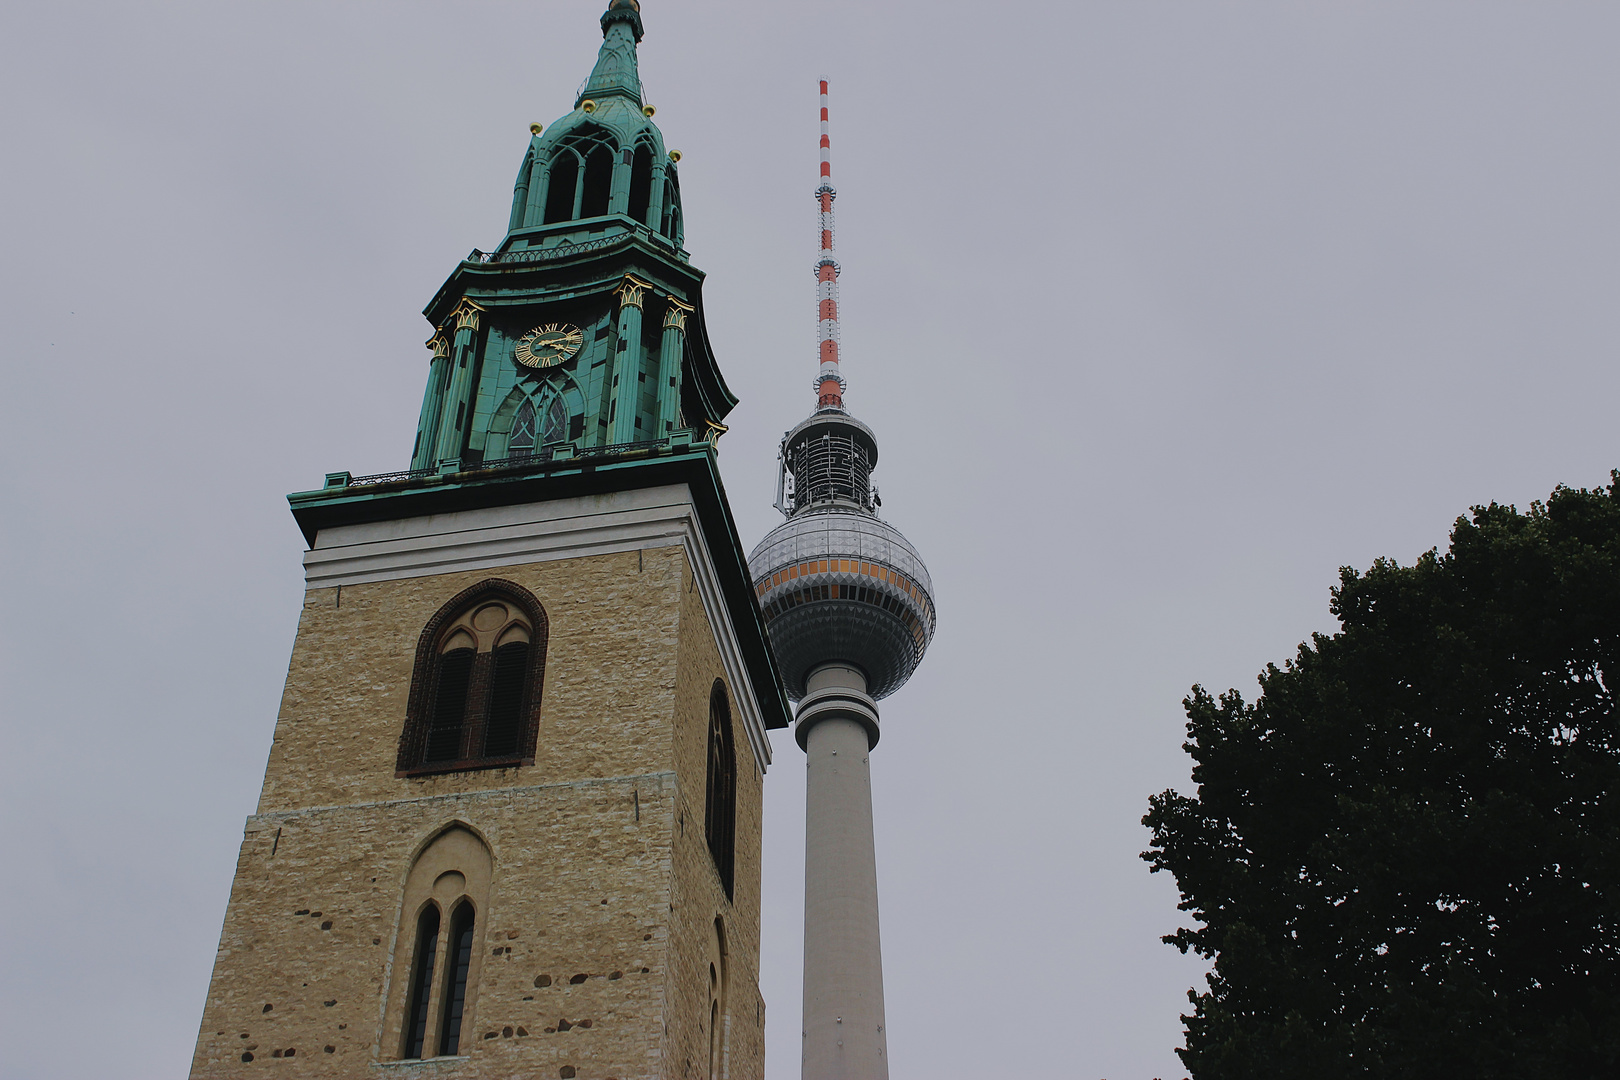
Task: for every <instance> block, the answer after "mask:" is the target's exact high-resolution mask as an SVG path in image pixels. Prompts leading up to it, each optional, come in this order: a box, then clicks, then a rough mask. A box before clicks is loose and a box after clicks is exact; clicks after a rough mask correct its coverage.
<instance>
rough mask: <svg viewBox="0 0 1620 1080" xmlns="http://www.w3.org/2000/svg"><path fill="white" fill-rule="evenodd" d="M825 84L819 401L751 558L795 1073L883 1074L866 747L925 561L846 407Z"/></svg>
mask: <svg viewBox="0 0 1620 1080" xmlns="http://www.w3.org/2000/svg"><path fill="white" fill-rule="evenodd" d="M837 194H838V193H837V192H836V191H835V190H834V189H833V186H832V164H831V145H830V142H829V140H828V136H827V82H826V80H822V82H821V186H820V187H818V188H817V189H816V193H815V195H816V202H817V204H818V206H819V208H820V224H821V257H820V259H819V260H818V261H817V262H816V265H815V273H816V294H817V295H816V300H817V316H816V317H817V319H818V321H819V326H820V333H819V339H820V346H819V347H820V354H821V355H820V368H819V370H818V371H817V374H816V380H815V389H816V407H815V410H814V411H813V412H811V414H810V417H809V418H808V419H807V420H805V421H803V422H802V423H800V424H799V425H798V426H797V427H795V428H793V429H792V430H791V431H789V432H788V433H787V434H786V435H784V436H783V437H782V444H781V451H780V471H779V473H778V481H777V499H776V507H777V509H778V510H781V511H782V513H783V514H785V515H787V520H786V521H785V522H783V523H782V524H781V525H779V526H777V527H776V528H775V529H773V530H772V531H771V532H770V533H769V534H768V535H767V536H766V537H765V539H764V540H762V541H761V542H760V544H759V546H758V547H757V548H755V549H754V553H753V554H752V555H751V556H750V557H749V560H748V569H749V573H750V575H751V576H752V577H753V579H754V592H755V594H756V595H757V596H758V597H759V603H760V607H761V609H762V610H763V611H764V613H765V623H766V629H767V632H768V633H769V635H770V640H771V647H772V649H773V651H774V652H775V653H776V659H777V664H778V666H779V667H780V668H781V671H782V677H783V682H784V684H785V686H786V688H787V693H788V697H789V698H791V699H793V700H795V701H797V702H798V709H797V711H796V713H795V722H794V735H795V736H796V738H797V739H798V743H799V746H800V747H801V748H803V750H804V751H805V754H806V757H807V759H808V761H807V765H808V768H809V776H808V783H807V794H806V812H805V859H804V870H805V874H804V880H805V886H804V1025H803V1037H804V1044H803V1057H802V1062H803V1065H802V1076H803V1078H804V1080H887V1077H888V1075H889V1052H888V1037H887V1035H886V1033H885V1031H884V1019H883V955H882V950H881V948H880V946H879V941H878V902H877V858H876V853H875V850H874V847H873V841H872V779H871V770H870V768H869V764H868V762H869V756H868V755H869V752H870V750H871V749H872V747H874V746H876V745H877V741H878V708H877V703H878V701H879V700H880V699H882V698H884V697H887V696H888V695H889V694H892V693H893V692H894V691H896V690H898V689H899V688H900V687H901V686H902V685H904V683H905V681H906V680H907V679H908V678H910V677H911V673H912V671H913V670H915V669H916V666H917V663H918V662H919V661H920V660H921V659H922V656H923V652H924V650H926V649H927V648H928V642H929V640H930V639H931V638H932V637H933V634H934V600H933V586H932V584H931V583H930V581H929V578H928V568H927V567H925V566H924V565H923V561H922V558H921V557H920V556H919V555H918V554H917V551H916V549H915V548H913V547H912V546H911V544H910V543H909V542H908V541H907V540H906V538H905V537H904V536H902V535H900V532H899V530H897V529H895V528H894V527H893V526H892V525H890V524H888V523H887V522H885V521H883V520H882V519H881V518H879V517H878V516H877V512H876V511H877V507H878V506H880V505H881V502H880V500H879V499H878V496H877V491H876V489H875V488H873V486H872V478H871V477H872V470H873V468H874V467H876V465H877V459H878V447H877V438H876V436H874V435H873V434H872V429H871V428H869V427H867V426H866V425H865V424H863V423H861V422H860V421H859V420H856V419H855V418H854V417H853V416H851V415H850V414H849V413H848V412H847V411H845V409H844V390H845V388H846V385H847V384H846V383H845V381H844V377H843V375H842V374H840V369H839V351H838V346H839V334H838V273H839V267H838V263H837V262H836V261H835V260H834V259H833V235H834V231H833V199H834V198H836V197H837Z"/></svg>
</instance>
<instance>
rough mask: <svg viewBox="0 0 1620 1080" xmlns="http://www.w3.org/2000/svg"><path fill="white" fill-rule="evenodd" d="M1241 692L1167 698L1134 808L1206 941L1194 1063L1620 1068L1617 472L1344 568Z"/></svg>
mask: <svg viewBox="0 0 1620 1080" xmlns="http://www.w3.org/2000/svg"><path fill="white" fill-rule="evenodd" d="M1332 610H1333V613H1334V614H1335V615H1336V616H1337V617H1338V619H1339V621H1340V624H1341V626H1342V629H1341V630H1340V632H1338V633H1336V634H1333V635H1332V636H1326V635H1320V634H1318V635H1316V636H1315V637H1314V638H1313V639H1312V641H1311V642H1310V643H1309V644H1307V645H1301V646H1300V649H1299V654H1298V655H1297V656H1296V657H1295V658H1294V659H1293V660H1292V661H1291V662H1289V663H1288V664H1287V665H1286V666H1285V667H1284V668H1281V669H1279V668H1277V667H1276V666H1274V665H1273V666H1268V667H1267V668H1266V671H1265V673H1264V674H1263V675H1261V677H1260V685H1261V694H1260V697H1259V699H1258V700H1257V701H1255V702H1254V703H1253V704H1245V703H1244V701H1243V700H1242V698H1241V697H1240V696H1239V695H1238V694H1237V693H1235V692H1233V693H1228V694H1226V695H1224V696H1222V697H1221V698H1220V700H1218V701H1217V700H1215V699H1213V698H1211V697H1210V695H1209V694H1208V693H1206V692H1205V691H1204V690H1203V689H1202V688H1200V687H1194V688H1193V692H1192V695H1191V696H1190V697H1189V698H1188V699H1187V700H1186V703H1185V704H1186V708H1187V717H1188V722H1187V731H1188V734H1189V740H1188V742H1187V744H1186V749H1187V752H1188V753H1189V754H1191V755H1192V756H1193V758H1194V759H1195V761H1196V762H1197V764H1196V766H1195V767H1194V769H1193V780H1194V782H1195V783H1196V784H1197V785H1198V794H1197V797H1196V798H1187V797H1186V796H1183V795H1179V794H1177V793H1176V792H1174V791H1166V792H1165V793H1164V794H1162V795H1158V796H1155V797H1154V798H1153V799H1152V800H1151V806H1152V809H1151V811H1150V812H1149V813H1148V815H1147V817H1145V818H1144V819H1143V823H1144V824H1146V825H1147V826H1149V828H1151V829H1152V832H1153V848H1152V850H1150V851H1148V852H1145V853H1144V854H1143V858H1145V859H1147V860H1148V861H1149V862H1150V863H1151V864H1152V865H1153V869H1154V870H1155V871H1157V870H1161V869H1163V870H1169V871H1171V872H1172V873H1173V874H1174V875H1175V877H1176V881H1177V882H1178V883H1179V885H1180V888H1181V893H1182V900H1183V902H1182V904H1181V908H1182V910H1184V911H1187V912H1190V913H1191V914H1192V915H1193V917H1194V918H1195V919H1197V920H1198V921H1199V922H1201V923H1202V928H1201V929H1197V930H1187V929H1183V930H1180V931H1178V932H1177V933H1176V934H1174V935H1173V936H1171V937H1167V938H1166V939H1165V940H1166V941H1167V942H1169V943H1171V944H1174V945H1177V946H1179V947H1180V948H1181V949H1182V950H1183V951H1186V950H1188V949H1193V950H1195V951H1196V952H1198V953H1199V954H1201V955H1203V956H1207V957H1213V958H1214V960H1215V966H1214V971H1213V973H1212V974H1211V975H1210V976H1209V989H1208V990H1207V992H1205V993H1189V995H1188V996H1189V998H1190V999H1191V1001H1192V1002H1193V1012H1192V1015H1190V1016H1185V1017H1183V1020H1185V1021H1186V1024H1187V1048H1186V1049H1185V1050H1183V1051H1182V1052H1181V1054H1182V1058H1183V1059H1184V1061H1185V1062H1186V1064H1187V1066H1188V1067H1189V1069H1190V1070H1191V1071H1192V1073H1193V1075H1194V1076H1195V1077H1197V1078H1198V1080H1226V1078H1243V1080H1253V1078H1256V1077H1267V1078H1291V1077H1311V1078H1312V1080H1331V1078H1335V1077H1399V1078H1408V1077H1410V1078H1414V1080H1416V1078H1419V1077H1421V1078H1424V1080H1433V1078H1436V1077H1467V1078H1469V1080H1491V1078H1497V1077H1504V1078H1505V1077H1512V1078H1515V1080H1538V1078H1542V1077H1547V1078H1552V1077H1557V1078H1558V1080H1570V1078H1575V1077H1598V1076H1601V1077H1617V1076H1620V720H1617V717H1616V714H1615V701H1614V693H1613V690H1612V688H1611V687H1610V686H1609V683H1610V682H1611V681H1614V680H1615V679H1616V678H1620V655H1617V650H1620V472H1616V473H1615V474H1614V482H1613V483H1611V485H1610V486H1609V487H1608V488H1607V489H1606V490H1605V489H1599V490H1595V491H1578V490H1571V489H1568V488H1559V489H1558V490H1557V491H1555V492H1554V493H1553V494H1552V497H1551V498H1550V499H1548V501H1547V503H1546V504H1545V505H1542V504H1540V503H1537V504H1535V505H1534V506H1533V507H1532V508H1531V510H1530V512H1529V513H1528V514H1521V513H1519V512H1518V511H1516V510H1515V509H1513V508H1512V507H1503V506H1496V505H1494V504H1493V505H1491V506H1489V507H1485V508H1476V509H1475V510H1474V513H1473V517H1472V520H1469V519H1467V518H1459V519H1458V521H1457V524H1456V528H1455V529H1454V530H1453V532H1452V535H1451V548H1450V550H1449V551H1448V552H1447V553H1446V554H1444V555H1440V554H1437V553H1436V552H1434V551H1431V552H1429V553H1428V554H1426V555H1424V556H1423V557H1422V558H1420V559H1419V560H1418V562H1417V565H1415V566H1409V567H1402V566H1397V565H1396V564H1395V563H1393V562H1388V561H1384V560H1380V561H1378V562H1377V563H1375V564H1374V565H1373V566H1372V568H1371V569H1370V570H1368V571H1367V573H1366V574H1358V573H1356V572H1355V571H1354V570H1351V569H1345V570H1343V571H1341V577H1340V585H1339V587H1338V588H1337V589H1335V590H1334V591H1333V603H1332Z"/></svg>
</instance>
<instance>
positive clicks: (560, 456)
mask: <svg viewBox="0 0 1620 1080" xmlns="http://www.w3.org/2000/svg"><path fill="white" fill-rule="evenodd" d="M669 445H670V439H669V436H667V435H666V436H665V437H664V438H662V439H646V440H643V441H642V442H632V443H612V444H609V445H607V446H574V445H573V444H572V443H554V444H552V445H550V446H544V447H541V448H540V449H539V450H538V451H536V452H535V453H532V454H514V455H511V456H508V457H504V458H493V459H490V460H487V461H480V462H478V463H477V464H467V465H463V466H462V467H461V468H460V469H459V470H457V471H458V472H462V473H478V472H495V471H497V470H508V469H518V470H523V469H534V470H539V469H541V468H544V467H550V466H561V465H565V464H568V463H570V462H578V461H582V460H585V461H588V460H591V459H593V458H605V457H627V456H631V455H637V454H652V453H656V452H657V451H659V450H662V449H664V448H666V447H668V446H669ZM439 475H441V474H440V471H439V470H438V469H408V470H406V471H404V472H391V473H374V474H372V475H371V476H356V477H353V478H352V479H350V480H349V482H348V483H347V484H345V485H343V486H345V487H373V486H375V485H377V484H398V483H404V482H406V481H409V480H421V479H425V478H426V477H429V476H439Z"/></svg>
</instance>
